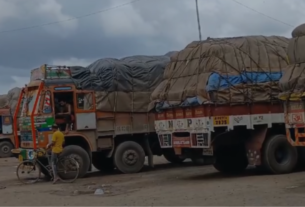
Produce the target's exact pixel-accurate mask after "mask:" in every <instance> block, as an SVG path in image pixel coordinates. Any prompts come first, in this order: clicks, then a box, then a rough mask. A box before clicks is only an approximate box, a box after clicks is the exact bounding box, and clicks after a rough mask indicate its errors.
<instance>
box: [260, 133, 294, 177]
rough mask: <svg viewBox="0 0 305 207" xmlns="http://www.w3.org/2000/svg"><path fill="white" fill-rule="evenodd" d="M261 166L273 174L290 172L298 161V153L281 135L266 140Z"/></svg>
mask: <svg viewBox="0 0 305 207" xmlns="http://www.w3.org/2000/svg"><path fill="white" fill-rule="evenodd" d="M262 161H263V165H264V166H265V168H266V169H267V170H268V171H269V172H271V173H274V174H284V173H290V172H292V171H293V170H294V169H295V168H296V166H297V161H298V151H297V148H296V147H293V146H292V145H291V144H290V143H289V142H288V141H287V139H286V136H285V135H283V134H278V135H273V136H271V137H270V138H268V139H267V140H266V142H265V144H264V147H263V159H262Z"/></svg>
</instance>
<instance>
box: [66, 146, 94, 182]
mask: <svg viewBox="0 0 305 207" xmlns="http://www.w3.org/2000/svg"><path fill="white" fill-rule="evenodd" d="M60 156H63V157H64V156H67V157H73V158H74V159H75V160H76V161H77V162H78V164H79V175H78V177H79V178H82V177H84V176H85V175H86V173H87V171H88V169H89V167H90V164H91V163H90V157H89V155H88V153H87V152H86V150H84V149H83V148H81V147H80V146H77V145H68V146H66V147H65V148H64V150H63V152H62V153H61V155H60ZM67 179H68V178H67Z"/></svg>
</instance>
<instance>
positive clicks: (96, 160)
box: [92, 153, 115, 172]
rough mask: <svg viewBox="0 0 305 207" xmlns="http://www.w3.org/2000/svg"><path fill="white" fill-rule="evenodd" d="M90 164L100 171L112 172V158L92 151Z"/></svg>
mask: <svg viewBox="0 0 305 207" xmlns="http://www.w3.org/2000/svg"><path fill="white" fill-rule="evenodd" d="M92 165H93V166H94V167H95V168H96V169H98V170H99V171H101V172H112V171H113V170H114V167H115V166H114V163H113V159H112V158H107V157H104V156H101V155H99V154H98V153H92Z"/></svg>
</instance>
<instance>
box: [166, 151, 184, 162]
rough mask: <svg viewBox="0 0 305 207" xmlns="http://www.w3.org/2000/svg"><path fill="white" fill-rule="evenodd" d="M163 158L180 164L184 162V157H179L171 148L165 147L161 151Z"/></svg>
mask: <svg viewBox="0 0 305 207" xmlns="http://www.w3.org/2000/svg"><path fill="white" fill-rule="evenodd" d="M163 156H164V158H165V159H166V160H167V161H169V162H170V163H173V164H181V163H183V162H184V160H185V158H183V157H180V156H179V155H176V154H175V151H174V150H173V149H166V150H164V151H163Z"/></svg>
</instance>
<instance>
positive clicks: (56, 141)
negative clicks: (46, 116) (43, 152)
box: [47, 124, 65, 184]
mask: <svg viewBox="0 0 305 207" xmlns="http://www.w3.org/2000/svg"><path fill="white" fill-rule="evenodd" d="M52 131H53V135H52V142H51V143H50V144H48V145H47V148H48V149H49V148H52V154H51V166H52V170H53V178H54V179H53V183H54V184H55V183H56V182H57V181H58V180H59V178H58V175H57V169H56V165H57V161H58V158H59V155H60V153H61V152H62V151H63V145H64V143H65V135H64V134H63V133H62V132H61V131H59V129H58V126H57V125H56V124H54V125H52Z"/></svg>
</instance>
